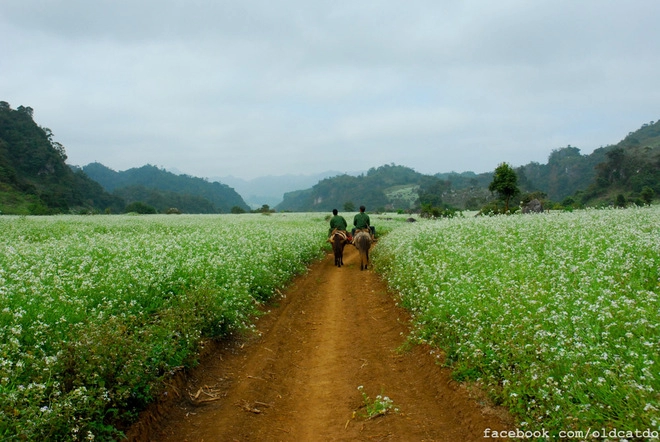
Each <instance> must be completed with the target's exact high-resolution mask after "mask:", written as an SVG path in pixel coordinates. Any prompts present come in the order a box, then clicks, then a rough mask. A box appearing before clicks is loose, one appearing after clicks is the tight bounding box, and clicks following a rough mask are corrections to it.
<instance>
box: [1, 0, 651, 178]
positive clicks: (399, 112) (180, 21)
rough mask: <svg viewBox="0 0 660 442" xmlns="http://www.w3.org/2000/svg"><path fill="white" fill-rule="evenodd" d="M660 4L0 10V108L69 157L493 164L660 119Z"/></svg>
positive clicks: (272, 3)
mask: <svg viewBox="0 0 660 442" xmlns="http://www.w3.org/2000/svg"><path fill="white" fill-rule="evenodd" d="M659 22H660V1H658V0H584V1H581V0H547V1H546V0H538V1H535V0H497V1H494V0H471V1H458V0H456V1H454V0H449V1H446V0H428V1H427V0H406V1H398V0H397V1H395V0H387V1H371V0H360V1H355V0H352V1H344V0H335V1H317V0H235V1H223V0H158V1H156V0H130V1H129V0H1V1H0V29H1V30H2V37H1V38H0V101H6V102H8V103H9V104H10V105H11V106H12V108H14V109H16V108H17V107H18V106H21V105H23V106H30V107H32V108H33V109H34V119H35V121H36V122H37V124H39V125H40V126H42V127H48V128H50V129H51V130H52V131H53V133H54V138H55V141H58V142H60V143H62V144H63V145H64V147H65V149H66V152H67V155H68V157H69V159H68V162H69V163H70V164H76V165H86V164H88V163H90V162H94V161H98V162H101V163H103V164H105V165H106V166H108V167H111V168H112V169H115V170H126V169H129V168H132V167H139V166H142V165H145V164H153V165H156V166H162V167H165V168H167V169H172V168H176V169H177V170H178V171H180V172H182V173H187V174H190V175H194V176H199V177H218V176H226V175H233V176H236V177H242V178H246V179H249V178H254V177H257V176H262V175H284V174H311V173H316V172H322V171H326V170H338V171H346V172H352V171H357V170H366V169H369V168H371V167H378V166H380V165H383V164H391V163H394V164H398V165H403V166H408V167H411V168H413V169H415V170H417V171H418V172H421V173H428V174H432V173H437V172H450V171H457V172H463V171H468V170H471V171H474V172H486V171H492V170H494V169H495V168H496V167H497V165H498V164H499V163H501V162H507V163H509V164H511V165H513V166H519V165H523V164H527V163H529V162H530V161H537V162H540V163H546V162H547V159H548V155H549V154H550V153H551V151H552V150H553V149H557V148H560V147H565V146H566V145H568V144H570V145H572V146H576V147H578V148H580V149H581V152H582V153H583V154H588V153H591V152H592V151H593V150H594V149H596V148H598V147H601V146H605V145H609V144H614V143H617V142H619V141H620V140H621V139H623V138H624V137H625V136H626V134H627V133H628V132H630V131H633V130H636V129H638V128H639V127H640V126H641V125H642V124H644V123H648V122H650V121H655V120H657V119H659V118H660V26H658V23H659Z"/></svg>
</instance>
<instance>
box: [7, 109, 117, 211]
mask: <svg viewBox="0 0 660 442" xmlns="http://www.w3.org/2000/svg"><path fill="white" fill-rule="evenodd" d="M65 161H66V153H65V150H64V146H62V145H61V144H60V143H58V142H56V141H54V139H53V133H52V132H51V130H50V129H48V128H42V127H39V126H38V125H37V124H36V123H35V122H34V120H33V109H32V108H30V107H24V106H19V107H18V109H12V108H11V106H10V104H9V103H7V102H5V101H1V102H0V213H2V214H19V215H41V214H55V213H70V212H89V211H101V210H106V209H108V210H110V211H116V212H119V211H121V210H122V209H123V207H124V204H123V201H121V199H119V198H117V197H114V196H112V195H110V194H108V193H107V192H105V191H104V190H103V188H102V187H101V186H100V185H99V184H98V183H96V182H95V181H93V180H91V179H90V178H89V177H87V176H86V175H85V174H84V173H83V172H82V171H77V172H76V171H73V170H72V169H71V168H70V167H69V166H67V165H66V163H65Z"/></svg>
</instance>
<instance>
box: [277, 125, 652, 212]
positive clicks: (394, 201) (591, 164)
mask: <svg viewBox="0 0 660 442" xmlns="http://www.w3.org/2000/svg"><path fill="white" fill-rule="evenodd" d="M515 171H516V174H517V175H518V186H519V188H520V190H521V191H522V193H523V194H534V195H545V196H546V197H545V198H544V200H545V201H544V203H545V204H546V206H549V207H552V206H557V205H560V203H564V204H565V205H571V206H572V205H583V206H600V205H613V204H618V205H621V204H622V201H623V203H625V202H635V203H636V204H643V203H646V202H647V201H648V200H649V198H652V197H653V195H655V196H657V195H660V121H658V122H653V121H652V122H650V123H648V124H644V125H642V127H641V128H640V129H638V130H637V131H634V132H630V133H629V134H628V135H627V136H626V137H625V138H624V139H623V140H622V141H621V142H619V143H617V144H614V145H609V146H605V147H601V148H598V149H596V150H594V151H593V152H592V153H591V154H589V155H582V154H581V153H580V149H578V148H577V147H573V146H570V145H569V146H567V147H563V148H559V149H555V150H553V151H552V152H551V153H550V155H549V157H548V163H547V164H540V163H536V162H532V163H529V164H526V165H524V166H519V167H517V168H515ZM492 179H493V173H482V174H475V173H473V172H462V173H457V172H450V173H438V174H435V175H433V176H429V175H422V174H419V173H417V172H415V171H414V170H412V169H408V168H406V167H404V166H395V165H389V166H381V167H379V168H377V169H374V168H372V169H370V170H369V172H368V173H367V174H366V175H364V174H362V175H359V176H348V175H341V176H336V177H331V178H325V179H323V180H321V181H319V182H318V183H317V184H315V185H314V186H312V187H311V188H308V189H304V190H297V191H293V192H287V193H286V194H285V195H284V200H283V201H282V202H281V203H280V204H278V205H277V206H276V207H275V209H276V210H279V211H330V210H332V209H333V208H337V209H339V210H342V208H344V210H346V211H348V210H347V209H345V208H346V207H349V208H352V209H351V210H353V209H354V208H355V207H357V206H358V205H361V204H364V205H365V206H367V208H368V210H374V211H383V210H411V209H414V210H418V209H420V207H421V206H422V205H423V204H431V205H432V206H438V207H441V206H450V207H454V208H458V209H468V210H478V209H480V208H481V207H483V206H484V205H485V204H487V203H488V202H489V201H491V200H492V199H493V195H492V193H491V192H490V191H489V190H488V186H489V184H490V183H491V182H492ZM649 195H650V196H649Z"/></svg>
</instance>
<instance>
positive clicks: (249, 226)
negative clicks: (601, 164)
mask: <svg viewBox="0 0 660 442" xmlns="http://www.w3.org/2000/svg"><path fill="white" fill-rule="evenodd" d="M326 233H327V224H326V222H325V220H324V218H323V217H322V215H321V214H313V215H310V214H307V215H292V214H286V215H272V216H263V215H252V214H246V215H219V216H211V215H198V216H187V215H180V216H176V215H169V216H167V215H162V216H161V215H157V216H156V215H154V216H146V217H145V216H94V217H80V216H57V217H29V218H28V217H0V237H2V238H3V241H2V245H1V246H0V398H1V399H0V439H2V440H5V439H9V440H13V439H21V438H27V439H28V440H60V439H64V440H84V439H86V438H94V437H97V438H102V439H105V438H116V437H117V436H118V434H119V433H118V429H116V428H113V425H114V424H115V423H116V422H120V421H126V420H130V419H131V416H130V414H133V415H134V414H135V413H136V412H137V411H139V410H140V409H141V407H143V406H144V405H145V404H146V403H148V402H149V401H150V400H152V399H153V396H154V394H157V391H155V390H154V388H155V387H156V386H157V385H158V382H157V381H158V380H159V379H161V378H162V377H163V376H164V375H166V374H167V373H169V372H171V371H174V370H177V369H179V368H180V367H181V366H184V365H190V364H192V363H194V355H195V351H196V350H197V346H198V345H199V343H200V341H201V340H202V339H203V338H206V339H208V338H211V337H215V336H219V335H222V334H225V333H228V332H231V331H232V330H236V329H241V328H245V327H250V322H249V321H250V319H251V316H252V315H254V314H255V312H256V306H257V304H259V303H260V302H261V301H263V300H265V299H267V298H268V297H269V296H271V295H272V293H273V292H274V290H275V289H276V288H278V287H282V286H283V285H284V284H285V283H286V282H287V281H288V280H289V279H290V278H291V277H292V276H294V275H295V274H298V273H301V272H304V271H305V269H306V265H307V264H308V263H309V262H311V261H312V260H314V259H318V258H319V257H321V256H323V254H324V252H323V248H324V247H325V239H326ZM127 413H128V414H129V416H127V415H126V414H127Z"/></svg>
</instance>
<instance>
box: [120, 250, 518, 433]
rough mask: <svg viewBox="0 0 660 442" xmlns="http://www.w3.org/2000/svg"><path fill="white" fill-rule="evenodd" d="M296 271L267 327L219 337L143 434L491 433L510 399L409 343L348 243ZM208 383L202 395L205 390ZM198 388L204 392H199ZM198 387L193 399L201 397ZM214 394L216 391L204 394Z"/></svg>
mask: <svg viewBox="0 0 660 442" xmlns="http://www.w3.org/2000/svg"><path fill="white" fill-rule="evenodd" d="M344 262H345V265H344V267H342V268H337V267H335V266H334V265H333V263H334V259H333V257H332V256H331V255H328V256H327V257H326V258H325V259H324V260H323V261H321V262H319V263H316V264H314V265H313V266H311V268H310V270H309V272H308V273H306V274H305V275H303V276H300V277H298V278H297V279H295V280H294V282H293V283H292V285H291V286H290V287H289V288H288V289H287V290H286V292H285V293H284V294H283V295H282V296H281V297H279V298H278V299H276V300H274V301H272V302H271V305H270V306H269V308H270V310H271V311H270V313H268V314H267V315H265V316H263V317H262V318H260V319H259V320H258V322H257V330H258V333H255V334H254V335H253V336H247V337H243V338H241V339H237V340H234V341H232V342H224V343H221V344H219V345H216V346H215V348H213V349H211V350H209V352H208V354H207V355H205V356H204V358H203V361H202V364H201V365H200V366H199V367H197V368H196V369H195V370H193V371H192V372H191V373H189V375H188V376H187V378H186V379H184V380H182V382H181V383H180V385H178V386H176V385H173V386H172V387H173V388H172V389H171V390H170V396H175V397H176V398H177V399H176V400H172V401H165V402H163V403H162V404H161V405H160V407H159V408H158V411H155V410H156V408H154V409H153V410H152V411H151V412H149V413H145V415H144V416H143V418H142V419H141V421H140V422H139V423H138V424H137V425H135V426H134V427H133V428H132V429H131V432H130V433H129V436H130V438H131V439H132V440H138V441H140V440H141V441H159V442H161V441H162V442H174V441H176V442H181V441H190V442H202V441H205V442H210V441H242V442H243V441H245V442H247V441H296V442H298V441H372V440H373V441H483V440H484V439H483V435H484V430H485V429H486V428H491V429H497V430H503V429H506V428H507V427H509V426H510V424H509V423H508V422H510V419H509V418H508V417H507V415H506V413H505V412H503V411H502V410H497V409H494V408H492V407H489V406H487V405H485V404H484V403H483V401H479V400H478V399H476V398H473V397H472V396H471V395H470V394H469V392H468V390H467V389H466V388H464V387H463V386H461V385H459V384H457V383H456V382H454V381H452V380H451V377H450V374H449V370H448V369H446V368H442V367H441V366H439V365H438V364H437V357H436V356H434V355H433V354H432V352H431V351H430V349H429V348H427V347H425V346H420V345H415V346H412V348H409V346H407V345H406V337H407V335H408V333H409V315H408V314H407V313H406V312H405V311H404V310H402V309H401V308H399V307H398V306H397V305H396V304H395V301H394V298H393V297H392V295H391V294H389V293H388V291H387V289H386V286H385V284H384V283H383V282H382V281H381V280H380V279H379V277H378V276H377V275H376V274H374V273H373V272H372V271H371V270H368V271H362V272H361V271H360V265H359V257H358V255H357V251H356V250H355V248H353V247H352V246H347V247H346V253H345V256H344ZM358 386H363V387H364V391H365V393H367V395H368V396H369V397H370V398H371V399H374V398H375V397H376V395H378V394H383V395H386V396H389V397H390V398H391V399H392V400H393V402H394V404H395V406H397V407H398V408H399V412H398V413H393V412H392V413H388V414H386V415H384V416H379V417H376V418H374V419H367V418H365V417H363V416H362V415H363V414H364V412H365V409H364V401H363V399H362V396H361V395H360V392H359V391H358ZM198 393H199V395H197V394H198ZM196 395H197V398H196V399H194V396H196ZM191 396H192V397H193V399H191ZM201 400H208V402H201V403H200V401H201Z"/></svg>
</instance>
